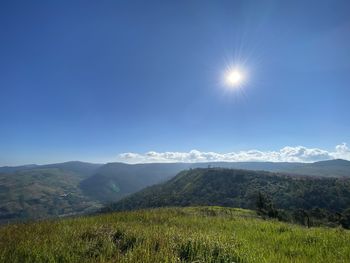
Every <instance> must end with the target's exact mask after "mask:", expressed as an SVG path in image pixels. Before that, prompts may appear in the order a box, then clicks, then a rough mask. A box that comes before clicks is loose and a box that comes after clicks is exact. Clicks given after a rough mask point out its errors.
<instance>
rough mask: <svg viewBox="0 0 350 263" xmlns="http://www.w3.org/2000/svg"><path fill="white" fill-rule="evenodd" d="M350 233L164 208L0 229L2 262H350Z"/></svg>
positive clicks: (243, 213) (228, 212) (216, 210)
mask: <svg viewBox="0 0 350 263" xmlns="http://www.w3.org/2000/svg"><path fill="white" fill-rule="evenodd" d="M349 243H350V232H349V231H346V230H342V229H329V228H311V229H307V228H303V227H300V226H297V225H291V224H287V223H281V222H277V221H270V220H262V219H260V218H258V217H257V216H256V215H255V213H254V212H252V211H249V210H241V209H232V208H220V207H201V208H163V209H154V210H140V211H135V212H120V213H113V214H105V215H99V216H92V217H82V218H74V219H64V220H59V221H46V222H37V223H32V224H23V225H9V226H3V227H0V261H1V262H21V263H24V262H144V263H147V262H150V263H153V262H257V263H261V262H278V263H281V262H308V263H309V262H317V263H319V262H327V263H328V262H349V261H350V247H349Z"/></svg>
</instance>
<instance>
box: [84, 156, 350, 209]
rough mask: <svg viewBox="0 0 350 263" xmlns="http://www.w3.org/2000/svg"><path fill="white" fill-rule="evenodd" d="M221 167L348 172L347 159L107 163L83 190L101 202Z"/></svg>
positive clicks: (302, 172)
mask: <svg viewBox="0 0 350 263" xmlns="http://www.w3.org/2000/svg"><path fill="white" fill-rule="evenodd" d="M207 167H221V168H234V169H248V170H258V171H260V170H261V171H271V172H282V173H288V174H291V175H312V176H323V177H339V176H350V162H349V161H344V160H331V161H324V162H317V163H273V162H208V163H149V164H133V165H131V164H125V163H108V164H106V165H103V166H101V167H100V168H99V169H98V170H96V172H95V174H94V175H93V176H91V177H89V178H87V179H86V180H83V181H82V182H81V184H80V187H81V188H82V190H83V191H84V193H85V194H86V195H88V196H90V197H92V198H94V199H97V200H99V201H101V202H111V201H116V200H118V199H120V198H122V197H124V196H126V195H128V194H131V193H134V192H136V191H138V190H141V189H142V188H144V187H147V186H150V185H153V184H156V183H160V182H162V181H166V180H167V179H169V178H171V177H174V176H175V175H176V174H177V173H179V172H180V171H182V170H185V169H191V168H207Z"/></svg>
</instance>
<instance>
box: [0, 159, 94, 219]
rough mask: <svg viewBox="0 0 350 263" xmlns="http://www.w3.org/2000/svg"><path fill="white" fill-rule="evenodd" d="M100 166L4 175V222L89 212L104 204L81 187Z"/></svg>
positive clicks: (0, 208) (0, 196)
mask: <svg viewBox="0 0 350 263" xmlns="http://www.w3.org/2000/svg"><path fill="white" fill-rule="evenodd" d="M97 167H99V165H94V164H88V163H81V162H69V163H62V164H52V165H43V166H31V167H28V166H25V167H21V169H13V170H12V172H11V173H0V223H1V222H8V221H12V220H23V219H38V218H47V217H57V216H67V215H72V214H80V213H87V212H89V211H94V210H96V209H97V208H99V207H101V204H100V203H99V202H97V201H95V200H93V199H91V198H89V197H88V196H86V195H84V193H83V192H82V191H81V189H80V188H79V183H80V182H81V181H82V180H84V179H85V178H87V177H88V176H90V175H91V174H92V173H93V171H94V169H96V168H97Z"/></svg>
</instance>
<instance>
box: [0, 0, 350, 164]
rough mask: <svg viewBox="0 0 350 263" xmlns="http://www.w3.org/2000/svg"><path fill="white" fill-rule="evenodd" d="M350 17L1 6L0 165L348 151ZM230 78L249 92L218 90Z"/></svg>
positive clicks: (315, 12) (199, 6) (292, 11)
mask: <svg viewBox="0 0 350 263" xmlns="http://www.w3.org/2000/svg"><path fill="white" fill-rule="evenodd" d="M349 14H350V1H348V0H345V1H335V0H329V1H322V0H315V1H313V0H308V1H281V0H275V1H272V0H270V1H260V0H259V1H247V0H242V1H202V0H201V1H165V0H161V1H44V0H43V1H38V0H34V1H16V0H14V1H10V0H9V1H1V2H0V90H1V93H0V96H1V97H0V98H1V103H0V165H15V164H24V163H47V162H56V161H57V162H58V161H67V160H86V161H96V162H104V161H113V160H116V158H117V157H118V154H121V153H129V152H132V153H145V152H148V151H156V152H158V153H163V152H166V151H170V152H189V151H190V150H192V149H197V150H198V151H203V152H219V153H228V152H238V151H248V150H251V149H258V150H260V151H263V152H266V151H279V150H280V149H282V148H284V147H286V146H289V147H295V146H303V147H306V148H307V149H308V148H319V149H323V150H325V151H333V150H334V147H335V146H336V145H338V146H341V145H342V146H345V145H344V144H342V143H344V142H345V143H350V117H349V113H350V106H349V105H350V46H349V45H350V15H349ZM230 65H238V66H239V67H241V68H242V69H244V72H245V73H246V81H245V85H244V87H242V88H240V89H233V90H229V89H228V88H227V87H225V86H224V85H222V75H223V72H225V70H226V69H227V67H228V66H230ZM347 150H348V149H347ZM118 158H119V157H118Z"/></svg>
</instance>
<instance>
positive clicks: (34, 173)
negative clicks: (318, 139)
mask: <svg viewBox="0 0 350 263" xmlns="http://www.w3.org/2000/svg"><path fill="white" fill-rule="evenodd" d="M208 167H211V168H215V167H220V168H230V169H248V170H255V171H270V172H278V173H284V174H287V175H291V176H294V177H304V176H312V177H350V162H349V161H345V160H330V161H323V162H315V163H273V162H237V163H230V162H212V163H149V164H125V163H107V164H92V163H85V162H78V161H72V162H65V163H57V164H47V165H35V164H32V165H24V166H16V167H0V221H1V222H7V221H10V220H17V219H36V218H47V217H57V216H67V215H74V214H86V213H89V212H91V211H96V210H98V209H100V208H101V207H103V206H104V205H105V204H107V203H115V202H117V201H118V200H120V199H122V198H124V197H126V196H128V195H130V194H133V193H135V192H137V191H140V190H142V189H144V188H145V187H149V186H151V185H154V184H159V183H165V182H166V181H168V180H169V179H171V178H173V177H174V176H175V175H176V174H178V173H179V172H181V171H183V170H189V169H196V168H208Z"/></svg>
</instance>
